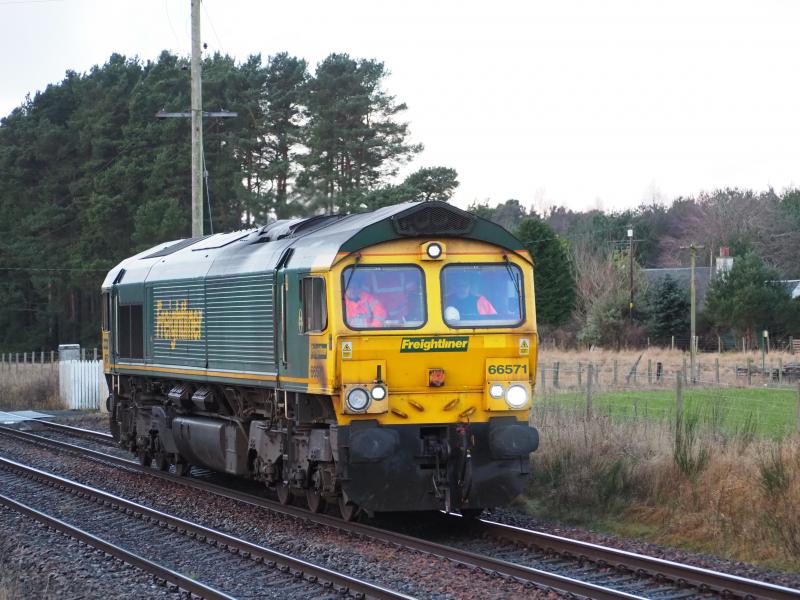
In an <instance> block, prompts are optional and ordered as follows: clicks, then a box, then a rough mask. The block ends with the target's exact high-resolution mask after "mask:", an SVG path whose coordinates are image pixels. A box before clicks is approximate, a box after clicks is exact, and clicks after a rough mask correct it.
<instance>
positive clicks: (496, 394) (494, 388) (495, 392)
mask: <svg viewBox="0 0 800 600" xmlns="http://www.w3.org/2000/svg"><path fill="white" fill-rule="evenodd" d="M503 391H504V390H503V386H502V385H500V384H499V383H493V384H492V385H490V386H489V395H490V396H491V397H492V398H494V399H495V400H496V399H497V398H502V397H503Z"/></svg>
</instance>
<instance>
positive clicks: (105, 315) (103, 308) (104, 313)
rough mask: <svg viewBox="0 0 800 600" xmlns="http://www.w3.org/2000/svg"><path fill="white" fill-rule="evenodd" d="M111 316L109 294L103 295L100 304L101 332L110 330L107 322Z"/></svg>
mask: <svg viewBox="0 0 800 600" xmlns="http://www.w3.org/2000/svg"><path fill="white" fill-rule="evenodd" d="M110 315H111V294H109V293H105V294H103V295H102V296H101V302H100V323H101V324H100V327H101V329H102V330H103V331H108V330H109V329H110V326H109V321H110V318H111V317H110Z"/></svg>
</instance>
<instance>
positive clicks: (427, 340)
mask: <svg viewBox="0 0 800 600" xmlns="http://www.w3.org/2000/svg"><path fill="white" fill-rule="evenodd" d="M467 348H469V337H467V336H466V335H464V336H458V337H406V338H403V339H402V341H401V342H400V352H466V351H467Z"/></svg>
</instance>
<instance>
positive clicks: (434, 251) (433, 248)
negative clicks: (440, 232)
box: [428, 243, 442, 258]
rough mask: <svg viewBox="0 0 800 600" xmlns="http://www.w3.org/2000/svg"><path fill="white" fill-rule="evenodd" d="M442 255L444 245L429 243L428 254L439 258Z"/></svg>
mask: <svg viewBox="0 0 800 600" xmlns="http://www.w3.org/2000/svg"><path fill="white" fill-rule="evenodd" d="M441 255H442V247H441V246H440V245H439V244H437V243H433V244H428V256H430V257H431V258H439V257H440V256H441Z"/></svg>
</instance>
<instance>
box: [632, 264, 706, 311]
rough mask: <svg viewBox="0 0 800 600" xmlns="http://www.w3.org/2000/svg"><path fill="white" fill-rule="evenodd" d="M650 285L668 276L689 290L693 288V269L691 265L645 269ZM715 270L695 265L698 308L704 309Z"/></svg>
mask: <svg viewBox="0 0 800 600" xmlns="http://www.w3.org/2000/svg"><path fill="white" fill-rule="evenodd" d="M643 271H644V275H645V278H646V279H647V283H648V285H656V284H657V283H659V282H661V281H662V280H663V279H664V278H666V277H667V276H669V277H671V278H672V280H673V281H674V282H675V283H677V284H678V287H679V288H681V289H685V290H686V291H687V292H688V291H689V289H690V288H691V285H692V282H691V278H692V269H691V268H689V267H675V268H665V269H643ZM712 275H713V271H712V270H711V267H695V269H694V280H695V286H696V292H697V308H698V310H702V309H703V306H704V305H705V300H706V292H708V284H709V283H710V282H711V277H712Z"/></svg>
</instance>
